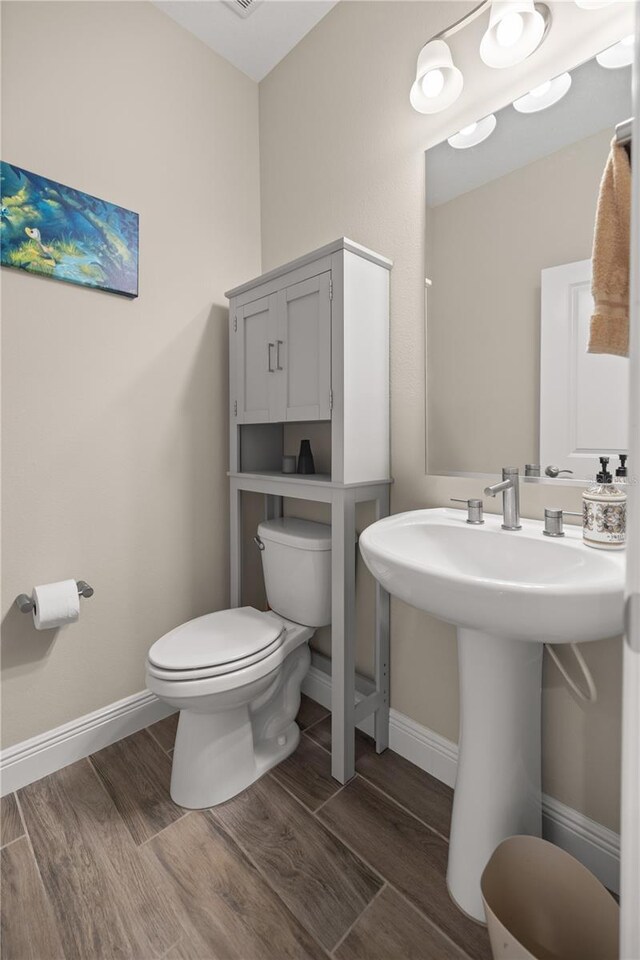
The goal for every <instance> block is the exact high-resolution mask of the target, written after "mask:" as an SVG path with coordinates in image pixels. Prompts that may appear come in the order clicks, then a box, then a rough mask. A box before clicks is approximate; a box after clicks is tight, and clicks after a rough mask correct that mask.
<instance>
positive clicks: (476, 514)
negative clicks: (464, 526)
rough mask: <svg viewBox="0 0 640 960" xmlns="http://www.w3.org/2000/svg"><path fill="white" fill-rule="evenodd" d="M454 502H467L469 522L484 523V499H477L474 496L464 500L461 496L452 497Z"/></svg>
mask: <svg viewBox="0 0 640 960" xmlns="http://www.w3.org/2000/svg"><path fill="white" fill-rule="evenodd" d="M449 499H450V500H451V502H452V503H466V505H467V523H473V524H476V525H477V524H480V523H484V517H483V515H482V511H483V503H482V500H477V499H475V498H474V497H472V498H471V499H470V500H463V499H462V498H460V497H450V498H449Z"/></svg>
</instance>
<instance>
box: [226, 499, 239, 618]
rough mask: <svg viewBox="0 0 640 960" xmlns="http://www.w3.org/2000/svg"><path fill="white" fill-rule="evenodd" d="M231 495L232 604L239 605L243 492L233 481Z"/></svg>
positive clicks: (230, 590) (230, 588) (230, 582)
mask: <svg viewBox="0 0 640 960" xmlns="http://www.w3.org/2000/svg"><path fill="white" fill-rule="evenodd" d="M229 496H230V504H229V520H230V530H229V535H230V550H229V554H230V576H229V593H230V606H231V607H239V606H240V604H241V602H242V501H241V497H242V494H241V492H240V490H239V489H238V487H237V486H236V485H235V484H234V483H231V486H230V491H229Z"/></svg>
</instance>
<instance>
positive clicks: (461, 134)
mask: <svg viewBox="0 0 640 960" xmlns="http://www.w3.org/2000/svg"><path fill="white" fill-rule="evenodd" d="M496 123H497V120H496V118H495V116H494V114H493V113H490V114H489V116H488V117H483V118H482V120H477V121H476V123H470V124H469V126H468V127H463V128H462V130H459V131H458V133H456V134H454V135H453V136H452V137H449V139H448V140H447V143H448V144H449V146H450V147H453V148H454V150H466V149H467V148H468V147H475V146H477V145H478V144H479V143H482V141H483V140H486V139H487V137H490V136H491V134H492V133H493V131H494V130H495V128H496Z"/></svg>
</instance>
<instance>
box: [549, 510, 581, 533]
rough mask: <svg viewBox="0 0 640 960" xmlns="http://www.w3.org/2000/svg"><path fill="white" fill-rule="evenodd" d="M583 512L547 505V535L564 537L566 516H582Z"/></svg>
mask: <svg viewBox="0 0 640 960" xmlns="http://www.w3.org/2000/svg"><path fill="white" fill-rule="evenodd" d="M581 516H582V513H577V512H576V511H575V510H560V509H557V508H555V507H545V510H544V530H543V531H542V532H543V533H544V535H545V537H564V518H565V517H581Z"/></svg>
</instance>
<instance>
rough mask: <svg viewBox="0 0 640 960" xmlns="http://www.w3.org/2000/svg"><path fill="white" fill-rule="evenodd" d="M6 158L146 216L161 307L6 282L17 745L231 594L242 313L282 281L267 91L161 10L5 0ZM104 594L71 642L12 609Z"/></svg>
mask: <svg viewBox="0 0 640 960" xmlns="http://www.w3.org/2000/svg"><path fill="white" fill-rule="evenodd" d="M2 81H3V83H2V87H3V102H2V139H3V159H4V160H9V161H11V162H13V163H16V164H19V165H20V166H23V167H25V168H26V169H28V170H33V171H36V172H38V173H41V174H43V175H45V176H47V177H50V178H52V179H55V180H59V181H61V182H62V183H66V184H70V185H71V186H74V187H77V188H78V189H81V190H85V191H87V192H89V193H92V194H95V195H97V196H99V197H103V198H105V199H107V200H111V201H113V202H115V203H118V204H120V205H121V206H125V207H129V208H131V209H133V210H136V211H137V212H138V213H139V214H140V297H139V299H137V300H134V301H129V300H126V299H124V298H122V297H116V296H112V295H109V294H106V293H100V292H96V291H94V290H87V289H82V288H79V287H74V286H71V285H68V284H64V283H59V282H55V281H52V280H46V279H42V278H39V277H33V276H28V275H26V274H24V273H22V272H19V271H15V270H9V269H3V270H2V319H3V371H2V372H3V392H4V404H3V412H4V421H3V431H2V440H3V451H2V452H3V468H4V484H3V508H4V509H3V517H4V529H3V543H2V547H3V558H4V570H3V572H4V577H3V583H2V588H3V593H2V618H3V624H2V678H3V698H2V700H3V715H4V719H3V725H2V726H3V737H4V743H5V744H6V745H8V744H12V743H15V742H16V741H20V740H23V739H25V738H27V737H30V736H33V735H35V734H37V733H41V732H42V731H45V730H48V729H50V728H52V727H55V726H57V725H58V724H61V723H64V722H65V721H68V720H72V719H74V718H75V717H78V716H81V715H82V714H84V713H88V712H90V711H92V710H96V709H98V708H99V707H101V706H104V705H105V704H108V703H111V702H113V701H115V700H118V699H120V698H122V697H125V696H128V695H130V694H133V693H137V692H138V691H140V690H141V689H143V688H144V663H145V654H146V651H147V649H148V647H149V646H150V644H151V643H152V642H153V641H154V640H155V639H156V638H157V637H159V636H160V635H161V634H162V633H164V632H166V631H167V630H169V629H170V628H172V627H174V626H176V625H177V624H179V623H181V622H183V621H184V620H187V619H189V618H190V617H195V616H198V615H199V614H202V613H205V612H207V611H209V610H211V609H213V608H215V607H224V606H226V605H227V603H228V546H227V528H228V492H227V480H226V475H225V471H226V469H227V456H228V455H227V413H228V399H227V383H228V378H227V329H226V322H227V321H226V317H227V306H226V301H225V298H224V291H225V290H226V289H228V288H229V287H230V286H233V285H234V284H236V283H240V282H241V281H243V280H245V279H246V278H247V277H250V276H253V275H255V274H257V273H259V272H260V249H259V238H260V223H259V214H260V198H259V173H258V87H257V85H256V84H255V83H253V82H252V81H251V80H249V79H248V78H247V77H245V76H244V75H243V74H241V73H239V72H238V71H237V70H236V69H235V68H233V67H232V66H230V64H228V63H227V62H226V61H225V60H223V59H221V58H220V57H218V56H217V55H216V54H214V53H213V52H212V51H211V50H209V49H208V48H207V47H205V46H204V44H201V43H200V42H199V41H198V40H196V39H195V38H194V37H192V36H191V35H190V34H188V33H186V32H185V31H184V30H182V28H180V27H178V26H177V25H176V24H175V23H173V21H171V20H170V19H169V18H168V17H166V16H165V15H164V14H163V13H161V12H160V11H159V10H157V9H155V7H153V6H152V5H151V4H150V3H117V2H114V3H74V2H70V3H64V2H63V3H13V2H10V3H3V4H2ZM67 577H78V578H80V577H84V578H85V579H87V580H88V581H89V582H90V583H92V584H93V585H94V586H95V590H96V592H95V596H94V597H93V598H92V599H91V600H88V601H82V612H81V617H80V620H79V622H78V623H77V624H74V625H73V626H70V627H66V628H65V629H64V630H63V631H60V632H59V633H58V634H57V636H56V635H55V634H54V633H52V632H50V631H48V632H43V633H36V632H35V631H34V629H33V626H32V624H31V623H30V618H29V617H26V616H24V615H22V614H20V613H18V611H17V610H16V609H15V607H13V606H12V604H13V600H14V598H15V596H16V594H18V593H20V592H22V591H24V590H26V591H30V589H31V587H32V585H33V584H34V583H43V582H48V581H52V580H60V579H63V578H67Z"/></svg>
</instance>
